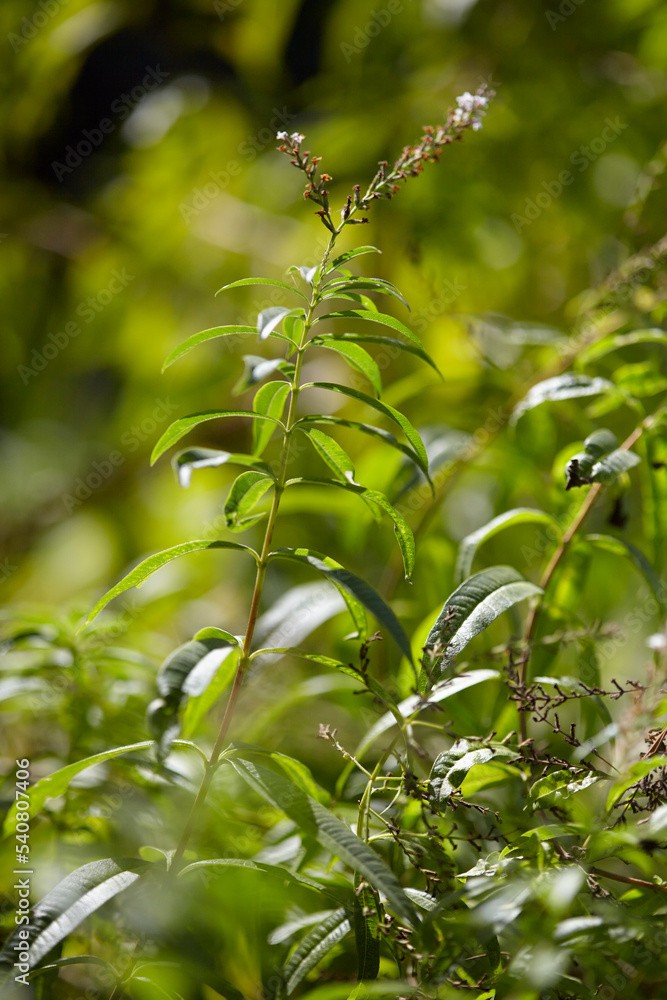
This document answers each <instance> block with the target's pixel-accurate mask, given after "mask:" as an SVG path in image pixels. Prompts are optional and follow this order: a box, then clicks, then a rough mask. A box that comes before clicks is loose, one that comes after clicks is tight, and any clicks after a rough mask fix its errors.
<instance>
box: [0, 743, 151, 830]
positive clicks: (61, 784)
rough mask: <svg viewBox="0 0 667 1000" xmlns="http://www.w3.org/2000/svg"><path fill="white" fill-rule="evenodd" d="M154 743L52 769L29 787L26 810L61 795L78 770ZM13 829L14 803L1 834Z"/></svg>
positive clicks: (34, 811)
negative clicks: (56, 769)
mask: <svg viewBox="0 0 667 1000" xmlns="http://www.w3.org/2000/svg"><path fill="white" fill-rule="evenodd" d="M154 745H155V741H154V740H144V741H143V742H142V743H131V744H130V745H129V746H126V747H115V748H114V749H113V750H104V751H102V752H101V753H96V754H94V755H93V756H92V757H86V758H85V759H84V760H77V761H75V762H74V763H73V764H68V765H67V766H66V767H61V768H60V770H58V771H54V773H53V774H49V775H47V776H46V777H45V778H41V779H40V780H39V781H38V782H36V783H35V784H34V785H33V786H32V787H31V789H30V794H29V796H28V799H29V802H30V805H29V807H28V810H27V811H28V812H29V813H30V816H31V817H32V816H36V815H38V813H39V812H40V811H41V809H42V807H43V805H44V803H45V802H46V800H47V799H51V798H57V797H58V796H59V795H63V794H64V793H65V792H66V791H67V789H68V788H69V784H70V781H71V780H72V778H74V777H75V776H76V775H77V774H79V772H80V771H85V770H86V768H88V767H94V766H95V765H96V764H103V763H105V761H107V760H111V759H112V758H113V757H120V756H121V755H122V754H126V753H136V752H139V751H140V750H148V749H149V748H150V747H152V746H154ZM15 830H16V803H14V804H13V805H12V806H11V807H10V809H9V812H8V813H7V816H6V817H5V823H4V826H3V830H2V836H3V837H8V836H10V834H12V833H14V832H15Z"/></svg>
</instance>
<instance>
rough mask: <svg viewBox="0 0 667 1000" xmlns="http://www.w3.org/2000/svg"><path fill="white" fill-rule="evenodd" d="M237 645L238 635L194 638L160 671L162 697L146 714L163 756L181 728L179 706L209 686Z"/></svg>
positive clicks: (160, 753) (156, 699) (157, 680)
mask: <svg viewBox="0 0 667 1000" xmlns="http://www.w3.org/2000/svg"><path fill="white" fill-rule="evenodd" d="M237 649H238V643H237V640H236V639H235V638H233V637H232V638H231V641H230V639H228V638H227V636H226V635H225V634H222V635H215V634H214V635H212V636H208V637H206V638H199V639H192V640H190V642H186V643H184V644H183V645H182V646H179V647H178V649H175V650H174V651H173V652H172V653H170V654H169V656H168V657H167V658H166V659H165V660H164V662H163V663H162V665H161V666H160V669H159V670H158V673H157V678H156V684H157V689H158V693H159V698H155V699H153V701H152V702H151V703H150V705H149V706H148V709H147V712H146V717H147V721H148V725H149V728H150V730H151V732H152V734H153V736H154V737H155V739H156V740H157V743H158V759H159V760H164V758H165V757H166V756H167V754H168V753H169V750H170V748H171V745H172V743H173V741H174V739H175V738H176V736H177V735H178V733H179V732H180V730H181V721H180V719H179V709H180V707H181V704H182V702H183V700H184V698H186V697H187V696H189V695H192V696H193V697H198V696H199V695H201V694H203V692H204V691H205V690H206V689H207V688H208V686H209V684H210V683H211V681H212V680H213V678H214V677H215V676H216V674H217V672H218V670H219V668H220V666H221V664H222V663H223V662H224V661H225V660H226V659H227V657H228V656H229V655H230V653H232V652H233V651H236V650H237Z"/></svg>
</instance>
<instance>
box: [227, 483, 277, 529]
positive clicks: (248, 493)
mask: <svg viewBox="0 0 667 1000" xmlns="http://www.w3.org/2000/svg"><path fill="white" fill-rule="evenodd" d="M271 484H272V479H271V478H269V477H268V476H266V475H264V473H263V472H242V473H241V475H240V476H238V478H237V479H236V480H235V481H234V484H233V486H232V488H231V490H230V491H229V496H228V497H227V502H226V503H225V520H226V522H227V527H228V528H231V529H232V530H235V529H239V528H241V529H242V528H243V527H244V517H245V515H246V514H248V513H250V511H251V510H252V509H253V507H254V506H255V504H257V503H258V502H259V501H260V500H261V499H262V497H263V496H264V494H265V493H266V491H267V490H268V488H269V487H270V486H271Z"/></svg>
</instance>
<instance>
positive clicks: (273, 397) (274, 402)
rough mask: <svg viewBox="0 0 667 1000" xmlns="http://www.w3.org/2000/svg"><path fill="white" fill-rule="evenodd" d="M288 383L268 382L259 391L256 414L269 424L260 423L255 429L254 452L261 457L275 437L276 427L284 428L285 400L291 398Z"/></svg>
mask: <svg viewBox="0 0 667 1000" xmlns="http://www.w3.org/2000/svg"><path fill="white" fill-rule="evenodd" d="M289 393H290V385H289V383H288V382H282V381H280V382H267V383H266V384H265V385H263V386H262V387H261V389H258V390H257V392H256V393H255V398H254V400H253V404H252V407H253V410H254V411H255V413H256V414H257V415H258V416H260V417H263V418H265V419H266V420H268V421H269V423H258V424H256V425H255V426H254V427H253V439H254V451H255V454H256V455H261V454H262V452H263V451H264V449H265V448H266V446H267V444H268V443H269V441H270V440H271V437H272V436H273V430H274V425H276V424H277V425H279V426H281V427H282V426H283V425H282V424H281V423H280V418H281V417H282V415H283V410H284V409H285V400H286V399H287V397H288V396H289Z"/></svg>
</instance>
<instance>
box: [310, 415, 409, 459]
mask: <svg viewBox="0 0 667 1000" xmlns="http://www.w3.org/2000/svg"><path fill="white" fill-rule="evenodd" d="M310 424H324V426H326V425H327V424H331V425H333V426H335V427H349V428H350V430H355V431H361V433H362V434H367V435H368V436H369V437H375V438H378V439H379V440H380V441H384V443H385V444H388V445H390V447H392V448H395V449H396V450H397V451H402V452H403V454H404V455H405V456H406V457H407V458H409V459H410V461H411V462H414V463H415V465H419V463H420V459H419V456H418V455H417V453H416V452H415V451H413V450H412V448H410V447H409V445H406V444H403V442H402V441H399V440H398V439H397V438H395V437H394V435H393V434H390V433H389V431H385V430H383V429H382V428H381V427H374V426H373V424H364V423H360V422H359V421H358V420H345V419H344V418H343V417H336V416H333V415H331V416H329V415H325V414H316V415H313V416H306V417H300V418H299V420H297V422H296V424H295V426H296V427H299V428H300V429H302V428H303V427H305V426H309V425H310Z"/></svg>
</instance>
